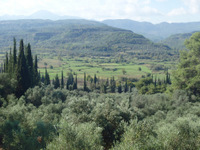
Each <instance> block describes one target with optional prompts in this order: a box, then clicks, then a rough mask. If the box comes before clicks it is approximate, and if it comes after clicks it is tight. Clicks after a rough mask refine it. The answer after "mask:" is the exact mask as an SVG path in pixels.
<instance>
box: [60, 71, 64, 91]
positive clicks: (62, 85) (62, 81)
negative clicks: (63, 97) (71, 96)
mask: <svg viewBox="0 0 200 150" xmlns="http://www.w3.org/2000/svg"><path fill="white" fill-rule="evenodd" d="M63 88H64V77H63V71H62V73H61V89H63Z"/></svg>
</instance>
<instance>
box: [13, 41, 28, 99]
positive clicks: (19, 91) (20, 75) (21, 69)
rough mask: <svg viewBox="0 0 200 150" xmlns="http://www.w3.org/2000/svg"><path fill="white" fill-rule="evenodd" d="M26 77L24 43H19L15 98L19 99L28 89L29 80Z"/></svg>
mask: <svg viewBox="0 0 200 150" xmlns="http://www.w3.org/2000/svg"><path fill="white" fill-rule="evenodd" d="M27 76H28V67H27V64H26V59H25V56H24V42H23V40H21V41H20V47H19V56H18V61H17V71H16V79H17V88H16V96H17V97H20V96H22V95H23V94H24V92H25V91H26V90H27V89H28V88H29V83H28V82H29V80H28V78H27Z"/></svg>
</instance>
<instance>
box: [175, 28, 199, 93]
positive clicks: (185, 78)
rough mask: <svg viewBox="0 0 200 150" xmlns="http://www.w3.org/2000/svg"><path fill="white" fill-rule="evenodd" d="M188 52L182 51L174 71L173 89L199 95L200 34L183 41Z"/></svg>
mask: <svg viewBox="0 0 200 150" xmlns="http://www.w3.org/2000/svg"><path fill="white" fill-rule="evenodd" d="M185 45H186V47H187V48H188V49H189V51H182V52H181V55H180V62H179V64H178V68H177V70H176V71H174V74H173V75H174V80H173V84H172V87H173V89H184V90H187V91H189V92H191V93H192V94H194V95H199V94H200V86H199V85H200V32H197V33H194V34H193V35H192V36H191V37H190V39H188V40H186V41H185Z"/></svg>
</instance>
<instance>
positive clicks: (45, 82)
mask: <svg viewBox="0 0 200 150" xmlns="http://www.w3.org/2000/svg"><path fill="white" fill-rule="evenodd" d="M44 84H45V85H49V84H50V77H49V74H48V72H47V69H45V77H44Z"/></svg>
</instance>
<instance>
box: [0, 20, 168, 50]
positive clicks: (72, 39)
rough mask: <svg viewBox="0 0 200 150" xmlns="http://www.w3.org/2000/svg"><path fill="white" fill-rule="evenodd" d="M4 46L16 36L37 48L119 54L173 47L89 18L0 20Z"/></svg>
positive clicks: (0, 42)
mask: <svg viewBox="0 0 200 150" xmlns="http://www.w3.org/2000/svg"><path fill="white" fill-rule="evenodd" d="M0 34H1V36H0V48H1V49H3V48H7V49H9V47H10V46H12V41H13V37H16V38H17V39H18V40H19V39H24V40H25V43H27V42H30V43H31V44H32V45H33V47H34V49H37V50H43V51H44V50H55V51H58V50H59V51H60V50H62V51H76V52H77V51H81V52H93V53H98V52H100V53H102V52H105V53H115V52H124V51H129V52H133V51H134V52H136V51H164V50H170V48H169V47H167V46H165V45H162V44H155V43H153V42H151V41H150V40H148V39H147V38H145V37H144V36H142V35H139V34H136V33H133V32H132V31H130V30H124V29H119V28H114V27H110V26H107V25H105V24H103V23H100V22H95V21H88V20H59V21H51V20H16V21H0Z"/></svg>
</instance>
